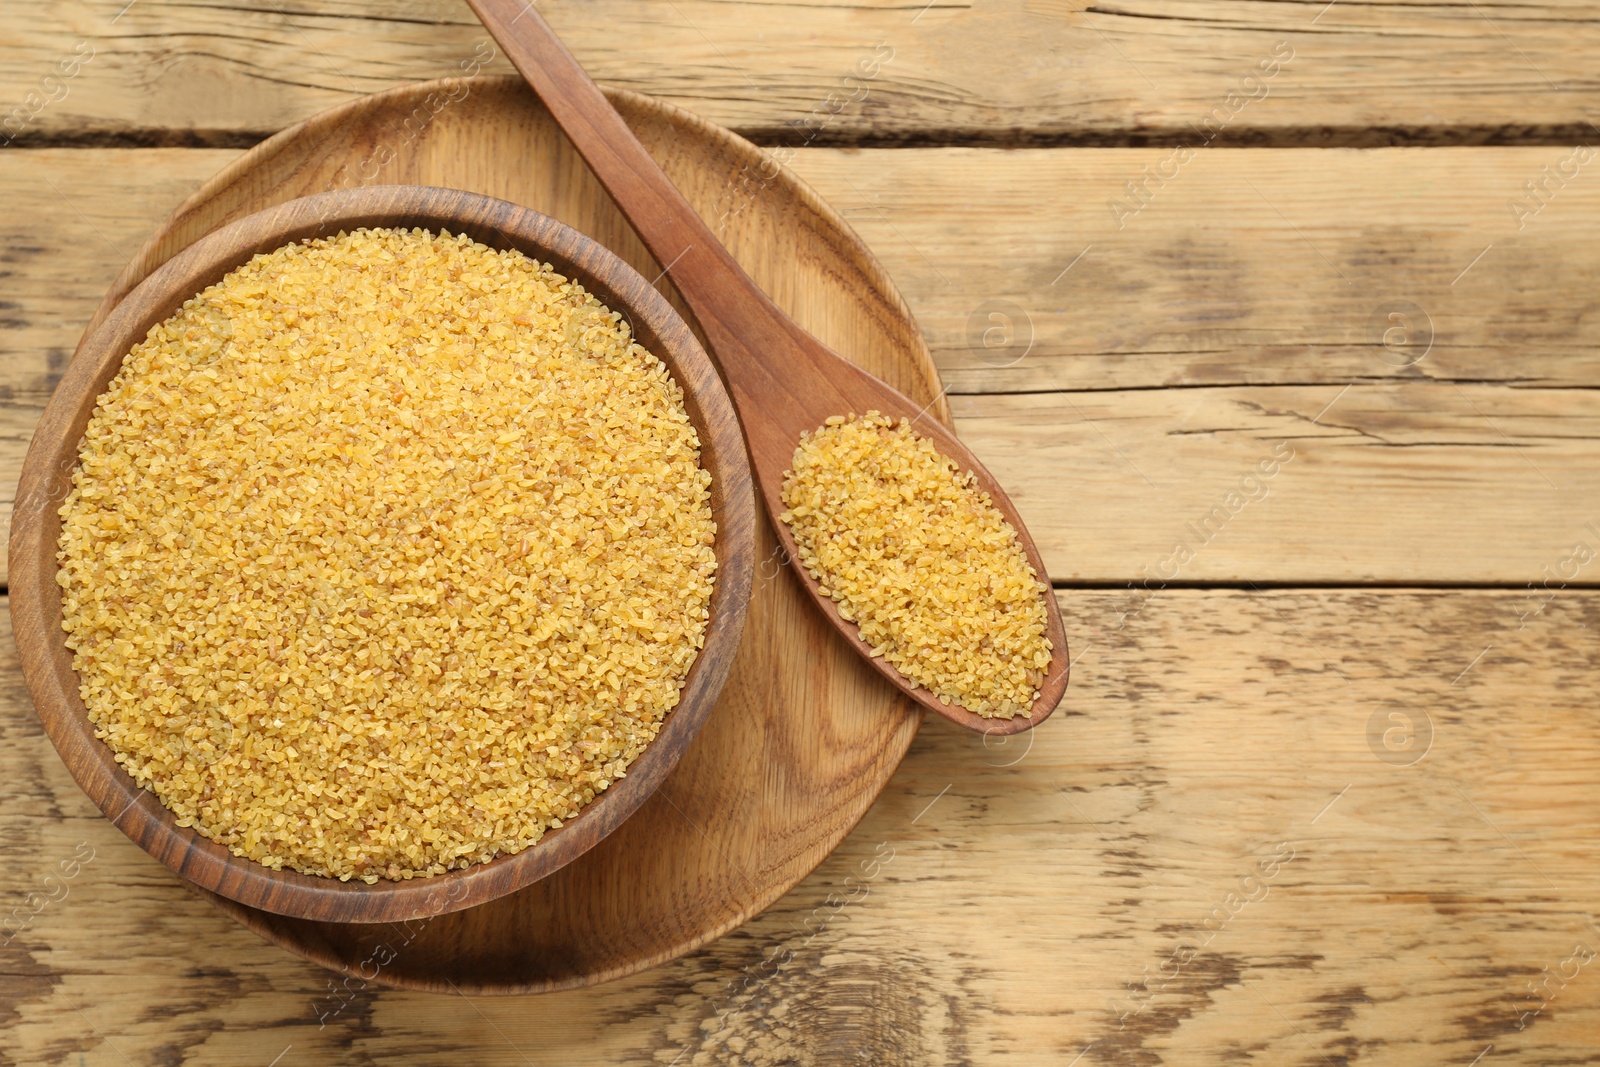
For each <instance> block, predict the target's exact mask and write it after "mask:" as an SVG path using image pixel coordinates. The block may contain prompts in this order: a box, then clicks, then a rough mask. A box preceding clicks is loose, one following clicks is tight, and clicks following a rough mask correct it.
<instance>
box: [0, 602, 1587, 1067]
mask: <svg viewBox="0 0 1600 1067" xmlns="http://www.w3.org/2000/svg"><path fill="white" fill-rule="evenodd" d="M1061 603H1062V609H1063V611H1064V612H1065V613H1066V614H1067V615H1068V617H1069V619H1070V621H1069V629H1070V631H1071V632H1072V633H1073V634H1074V640H1075V641H1077V642H1078V643H1079V655H1080V657H1081V658H1080V660H1079V663H1078V667H1077V670H1076V672H1075V679H1074V683H1073V689H1072V690H1071V691H1070V692H1069V694H1068V698H1067V703H1066V705H1064V707H1063V713H1064V714H1062V715H1059V716H1058V717H1057V718H1056V719H1054V720H1052V721H1051V722H1050V723H1047V724H1046V725H1045V726H1044V727H1043V728H1041V729H1040V730H1039V731H1038V732H1037V734H1035V735H1032V736H1031V739H1030V738H1017V739H1013V740H1012V741H1011V742H1010V743H1009V744H1008V745H1007V746H1005V747H990V748H987V749H986V748H985V747H984V746H983V744H982V741H981V739H979V738H976V737H973V736H971V735H968V734H964V733H961V732H958V731H955V730H952V729H948V728H946V727H945V726H944V725H943V724H941V723H938V722H930V723H928V724H927V726H926V727H925V728H924V730H923V733H922V735H921V736H920V737H919V738H918V741H917V743H916V745H915V746H914V748H913V750H912V753H911V755H910V756H909V757H908V758H907V760H906V762H905V763H904V764H903V765H902V768H901V770H900V772H899V774H898V775H897V776H896V779H895V781H894V782H893V783H892V784H891V786H890V789H889V791H888V792H887V793H885V795H884V796H883V798H882V799H881V800H880V801H879V802H878V804H877V805H876V806H875V807H874V809H873V810H872V812H871V813H870V814H869V815H868V817H867V819H866V820H865V821H864V822H863V823H862V825H861V826H860V827H859V828H858V829H857V831H856V832H855V833H854V834H853V835H852V836H851V837H850V838H849V839H848V840H847V841H846V843H845V844H844V846H843V847H841V849H840V850H839V851H838V852H837V853H836V854H835V855H834V856H833V857H831V858H830V859H829V860H828V861H827V862H826V863H825V864H824V865H823V866H822V868H820V869H819V870H818V871H817V873H816V874H815V875H814V876H813V877H812V878H810V879H809V880H807V882H805V883H804V884H803V885H802V886H801V887H800V888H799V889H797V890H795V891H794V892H793V893H792V894H790V896H788V897H786V898H785V899H784V900H783V901H781V902H780V903H779V904H778V905H777V906H775V907H774V908H773V909H772V910H771V911H769V912H768V913H767V914H765V915H764V916H762V917H761V918H760V919H758V920H756V921H755V922H753V923H751V924H750V925H748V926H746V927H744V928H743V929H741V930H740V931H738V932H736V933H735V934H733V935H731V936H729V937H726V938H724V939H722V940H721V941H718V942H716V943H714V944H712V945H711V946H709V947H707V948H706V949H704V950H702V951H701V952H698V953H696V954H695V955H693V956H691V957H689V958H686V959H684V960H681V961H679V962H677V963H673V964H669V965H667V966H664V967H661V968H657V969H655V970H652V971H648V972H645V973H644V974H641V975H638V976H636V977H634V978H632V979H627V980H623V981H620V982H616V983H613V984H610V985H606V986H601V987H598V988H595V989H591V990H582V991H577V992H573V993H566V994H557V995H553V996H548V997H542V998H515V999H506V1000H499V999H492V998H473V999H472V1001H471V1002H470V1003H469V1004H461V1003H459V1002H458V1001H457V999H456V998H452V997H440V996H429V995H423V994H409V993H396V992H393V991H390V990H383V989H379V988H377V987H376V986H372V985H369V986H365V987H363V986H362V984H361V983H360V982H359V981H352V987H351V992H349V993H347V994H346V995H345V999H344V1000H343V1001H342V1002H340V1003H341V1004H342V1009H341V1010H340V1011H339V1012H338V1013H337V1014H334V1015H333V1016H331V1017H330V1018H329V1019H328V1020H327V1023H326V1025H325V1026H324V1027H321V1028H319V1026H318V1022H317V1019H318V1011H319V1010H322V1009H325V1008H326V1007H327V1004H328V1003H329V1001H328V998H330V997H331V996H332V994H330V992H329V988H328V983H329V976H328V975H327V974H326V973H324V972H321V971H319V970H318V969H317V968H315V967H313V966H311V965H309V964H306V963H303V962H301V961H299V960H297V959H295V958H293V957H290V956H288V955H286V954H285V953H282V952H280V951H279V950H277V949H275V948H273V947H271V946H269V945H266V944H264V943H262V942H260V941H258V940H257V939H256V938H255V937H254V936H253V935H250V934H248V933H245V932H244V931H242V930H239V929H237V928H236V927H234V926H233V925H232V924H231V923H230V922H228V921H227V920H226V919H224V918H222V917H221V916H220V915H219V914H218V913H216V912H215V911H213V910H212V909H211V908H209V907H208V906H207V905H205V904H203V903H202V902H200V901H199V900H198V899H196V898H194V897H192V896H191V895H189V894H188V893H187V892H186V891H185V890H183V889H182V888H181V887H180V886H179V884H178V883H177V882H176V881H175V880H174V879H173V878H172V876H171V875H169V874H168V872H167V871H166V870H165V869H164V868H162V867H160V866H159V865H157V864H156V863H155V862H154V861H153V860H151V859H149V858H148V857H147V856H145V854H144V853H143V852H141V851H140V850H139V849H137V848H136V847H135V846H134V845H132V844H131V843H130V842H128V841H127V840H126V839H124V838H123V837H122V836H121V835H120V834H119V833H118V832H117V831H116V830H114V829H113V828H111V826H110V825H109V824H108V823H107V822H106V821H105V820H104V819H103V818H101V817H99V816H98V815H97V814H96V813H95V811H94V809H93V808H92V807H91V806H90V805H89V803H88V801H87V800H86V799H85V798H84V797H83V796H82V795H81V794H80V793H79V792H78V791H77V789H76V787H75V786H74V784H73V783H72V782H71V780H70V779H69V778H67V776H66V773H65V771H64V769H63V768H62V766H61V764H60V762H59V761H58V760H57V759H56V757H55V755H54V753H53V752H52V751H51V750H50V749H49V746H48V743H47V742H46V741H45V740H44V739H43V737H42V735H41V733H40V731H39V728H38V726H37V725H36V723H35V721H34V719H33V717H32V714H31V712H30V711H29V708H28V702H27V698H26V694H25V693H24V692H23V690H22V688H21V685H20V682H19V679H18V675H17V665H16V661H15V653H14V652H13V651H11V643H10V640H9V634H0V740H3V742H4V743H3V744H0V769H3V773H4V776H5V780H6V781H7V782H8V783H10V787H9V790H8V803H7V804H6V805H5V806H4V808H3V809H0V840H3V841H4V842H5V844H6V847H7V854H8V855H10V856H12V857H13V862H12V863H10V864H7V865H5V866H4V867H3V868H0V923H5V922H7V921H10V922H11V923H12V925H13V926H21V927H22V928H21V929H20V931H19V932H18V933H16V934H15V935H14V936H13V937H10V938H9V939H7V940H5V943H4V945H3V946H0V958H3V960H4V967H3V979H0V1017H3V1018H4V1019H5V1021H6V1024H5V1025H4V1026H3V1027H0V1056H3V1057H4V1058H5V1059H6V1060H8V1061H10V1062H18V1063H41V1062H60V1063H78V1062H80V1061H79V1056H82V1057H83V1060H82V1062H83V1063H86V1064H111V1063H122V1062H133V1063H150V1062H164V1063H180V1062H185V1063H205V1064H207V1065H213V1064H214V1065H218V1067H229V1065H250V1067H262V1065H264V1064H266V1063H268V1062H269V1061H271V1060H272V1059H273V1057H274V1056H278V1055H280V1054H282V1057H283V1058H282V1059H281V1060H280V1061H278V1062H279V1063H280V1065H294V1064H310V1063H326V1062H338V1063H348V1064H376V1063H389V1062H396V1061H397V1060H400V1059H406V1060H407V1061H408V1062H410V1061H415V1062H428V1063H433V1062H439V1063H445V1062H460V1061H461V1060H462V1059H463V1058H465V1059H467V1060H470V1062H473V1063H482V1064H485V1065H499V1064H507V1065H509V1064H526V1063H562V1064H575V1065H576V1064H636V1065H645V1064H655V1065H661V1064H666V1063H670V1062H673V1061H674V1058H675V1057H679V1056H680V1055H681V1056H682V1059H681V1060H679V1061H678V1062H680V1063H689V1062H693V1063H723V1062H735V1061H737V1062H750V1063H769V1062H797V1061H798V1062H813V1063H819V1064H820V1063H827V1064H832V1063H844V1062H872V1063H879V1064H886V1065H908V1067H909V1065H917V1067H920V1065H923V1064H928V1063H954V1062H963V1063H972V1064H1002V1063H1004V1064H1016V1063H1046V1062H1048V1063H1063V1064H1064V1063H1069V1062H1071V1061H1072V1060H1073V1057H1075V1056H1078V1055H1079V1053H1080V1052H1082V1051H1083V1050H1084V1049H1085V1048H1089V1051H1088V1053H1086V1054H1085V1055H1084V1058H1083V1059H1082V1061H1081V1063H1083V1064H1085V1065H1087V1064H1129V1065H1142V1064H1154V1063H1158V1062H1173V1063H1194V1064H1202V1065H1204V1064H1222V1063H1232V1062H1237V1060H1238V1059H1239V1058H1240V1057H1241V1055H1243V1054H1244V1052H1245V1050H1246V1046H1248V1052H1249V1054H1250V1055H1251V1057H1252V1058H1253V1059H1255V1060H1257V1061H1259V1062H1263V1063H1286V1062H1296V1063H1308V1064H1309V1063H1320V1062H1323V1061H1324V1060H1327V1061H1329V1062H1335V1063H1340V1062H1350V1061H1352V1060H1354V1059H1356V1058H1360V1059H1361V1060H1362V1061H1363V1062H1371V1063H1380V1064H1388V1063H1392V1064H1411V1063H1419V1062H1434V1063H1462V1064H1465V1063H1469V1062H1471V1061H1472V1059H1473V1057H1474V1056H1477V1055H1479V1054H1480V1053H1481V1052H1483V1050H1484V1049H1485V1048H1486V1047H1488V1046H1490V1045H1492V1046H1493V1053H1492V1055H1493V1060H1494V1062H1497V1063H1528V1064H1543V1063H1552V1062H1582V1061H1584V1059H1585V1058H1586V1057H1587V1056H1588V1054H1589V1052H1588V1050H1590V1049H1592V1048H1593V1046H1594V1044H1595V1042H1596V1040H1597V1038H1600V980H1597V972H1596V967H1597V966H1600V962H1597V961H1596V960H1595V959H1594V954H1595V953H1597V952H1600V931H1597V929H1596V928H1595V925H1594V916H1595V914H1596V908H1600V889H1597V888H1596V885H1595V882H1594V879H1593V877H1592V872H1593V871H1594V869H1595V866H1596V864H1597V863H1600V835H1597V834H1596V827H1595V821H1594V817H1593V810H1594V806H1593V803H1592V800H1591V799H1590V798H1589V793H1588V785H1589V783H1592V782H1593V781H1594V780H1595V777H1596V775H1597V774H1600V727H1597V725H1596V721H1595V717H1594V715H1593V708H1592V705H1593V678H1594V677H1595V673H1596V671H1597V669H1600V646H1597V645H1596V640H1595V634H1596V632H1597V631H1600V594H1596V593H1593V592H1573V591H1567V592H1564V593H1562V594H1560V595H1559V596H1557V597H1555V598H1554V599H1553V600H1552V601H1551V602H1550V603H1549V604H1548V605H1547V606H1546V607H1545V609H1544V611H1543V612H1542V613H1541V614H1539V615H1538V616H1536V617H1534V618H1532V619H1530V620H1527V624H1526V626H1522V628H1520V629H1519V626H1520V625H1521V623H1520V622H1519V613H1520V611H1521V610H1522V607H1521V601H1520V598H1519V597H1518V596H1516V595H1515V594H1513V593H1507V592H1494V591H1480V592H1448V593H1446V592H1428V591H1414V590H1413V591H1406V590H1383V591H1370V592H1352V591H1331V590H1324V591H1297V592H1287V591H1281V592H1279V591H1275V592H1266V593H1261V594H1248V593H1236V592H1225V591H1197V590H1166V591H1163V592H1159V593H1157V594H1155V595H1153V596H1150V597H1148V598H1145V599H1143V600H1140V601H1137V602H1135V601H1133V600H1130V598H1129V597H1127V596H1126V595H1124V594H1119V593H1117V592H1113V591H1106V592H1074V593H1068V594H1063V595H1062V597H1061ZM0 628H3V625H0ZM1485 646H1489V647H1488V649H1487V651H1486V650H1485ZM1391 715H1398V716H1401V717H1400V718H1391V717H1390V716H1391ZM1386 731H1389V737H1388V742H1387V744H1386V741H1385V736H1384V735H1385V732H1386ZM1408 738H1409V741H1408ZM85 849H92V850H93V859H92V860H89V861H88V862H86V863H83V862H80V863H79V865H78V868H77V873H76V876H75V877H72V878H63V877H62V874H61V871H62V868H61V864H62V863H63V861H68V862H70V861H71V859H72V858H73V857H74V856H75V855H77V856H85V855H87V852H86V851H84V850H85ZM52 873H54V874H55V876H56V877H55V878H54V879H53V880H52V881H50V882H46V881H45V879H46V876H47V875H50V874H52ZM847 878H848V879H851V881H848V882H847V881H846V879H847ZM30 893H38V894H41V896H39V897H34V898H32V901H31V903H30V898H29V896H28V895H29V894H30ZM830 895H831V896H830ZM47 896H55V897H57V898H58V899H57V900H55V901H48V900H43V897H47ZM35 907H37V912H36V913H35V911H34V909H35ZM16 909H20V910H21V917H20V918H13V919H9V920H8V919H7V917H8V916H15V915H17V914H18V912H17V910H16ZM1575 950H1577V951H1576V954H1575ZM1563 967H1564V970H1565V974H1566V977H1562V973H1563ZM1530 985H1532V986H1533V987H1534V988H1535V989H1536V990H1538V991H1539V996H1537V997H1535V996H1533V995H1531V994H1530V992H1529V987H1530ZM1130 987H1131V988H1130ZM1541 1005H1542V1007H1541ZM1242 1035H1249V1036H1248V1038H1245V1037H1243V1036H1242ZM285 1050H287V1051H285Z"/></svg>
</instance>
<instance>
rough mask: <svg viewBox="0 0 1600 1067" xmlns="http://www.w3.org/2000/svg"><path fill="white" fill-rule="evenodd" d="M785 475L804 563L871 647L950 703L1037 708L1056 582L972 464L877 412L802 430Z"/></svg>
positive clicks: (1000, 713) (1020, 710) (1007, 712)
mask: <svg viewBox="0 0 1600 1067" xmlns="http://www.w3.org/2000/svg"><path fill="white" fill-rule="evenodd" d="M786 474H787V477H786V478H785V480H784V485H783V502H784V504H785V506H786V507H787V508H788V510H787V511H786V512H784V514H783V516H782V519H783V521H784V522H786V523H788V524H789V527H790V529H791V530H792V531H793V532H794V539H795V544H796V545H797V546H798V547H799V549H800V563H801V564H802V565H803V566H804V567H805V568H806V569H807V570H808V571H810V572H811V576H812V577H813V578H815V579H816V580H817V583H818V585H819V586H821V588H822V591H823V593H824V595H826V596H828V597H829V598H831V599H832V600H833V601H834V602H835V603H836V604H837V605H838V608H839V614H840V615H841V616H843V617H844V618H845V619H846V620H848V621H850V622H854V623H855V624H856V625H857V626H859V627H860V630H861V640H862V641H864V642H865V643H866V644H867V645H869V646H871V648H872V651H873V655H875V656H882V657H884V658H885V659H886V660H888V661H889V662H890V663H892V664H894V666H895V668H896V669H897V670H899V672H900V673H901V674H903V675H904V676H905V677H906V678H908V679H909V680H910V681H912V682H914V683H916V684H917V685H920V686H923V687H924V688H926V689H927V690H928V691H929V692H931V693H933V694H934V696H936V697H938V698H939V699H940V700H941V701H943V702H945V703H947V704H950V703H954V704H959V705H961V706H962V707H964V708H966V709H967V710H968V711H973V712H976V713H978V714H979V715H983V716H985V717H988V718H1005V717H1011V716H1014V715H1023V714H1026V713H1027V711H1028V707H1029V705H1031V704H1032V703H1033V701H1034V700H1035V699H1036V698H1037V697H1038V695H1039V689H1038V686H1039V683H1040V682H1041V681H1043V673H1042V672H1043V670H1044V669H1045V668H1046V667H1048V666H1049V665H1050V649H1051V645H1050V639H1049V638H1048V637H1046V636H1045V627H1046V615H1045V606H1044V600H1043V594H1044V593H1046V592H1047V591H1048V587H1047V586H1046V585H1045V584H1044V583H1043V582H1041V581H1039V576H1038V574H1037V573H1036V572H1035V571H1034V569H1033V567H1032V566H1031V565H1030V564H1029V563H1028V558H1027V556H1026V555H1025V554H1024V553H1023V551H1022V546H1021V545H1020V544H1019V542H1018V540H1017V532H1016V530H1014V529H1012V527H1011V524H1010V523H1008V522H1007V521H1006V519H1005V516H1003V515H1002V514H1001V513H1000V510H999V509H998V508H996V507H995V506H994V503H993V501H992V500H990V498H989V494H988V493H986V492H984V491H983V490H982V489H981V488H979V487H978V485H977V480H976V479H975V478H974V477H973V475H972V473H971V472H970V471H962V470H961V469H960V468H959V467H957V466H956V464H955V463H954V462H953V461H951V460H950V459H949V458H947V457H946V456H943V455H941V454H940V453H939V451H938V450H937V449H936V448H935V447H934V445H933V442H932V441H930V440H928V439H927V438H925V437H922V436H920V435H918V434H916V433H914V432H912V430H911V426H910V424H909V423H908V422H907V421H906V420H904V419H901V420H900V422H899V424H898V425H896V424H895V423H894V421H893V420H891V419H889V418H886V417H884V416H882V415H880V414H878V413H877V412H876V411H869V412H868V413H867V414H866V415H865V416H863V417H861V418H857V417H855V416H854V415H851V416H849V417H848V418H846V417H844V416H841V415H835V416H831V417H830V418H829V419H828V420H827V422H826V424H825V425H824V426H822V427H821V428H820V429H818V430H816V431H814V432H812V433H807V434H803V435H801V438H800V446H799V447H798V448H796V449H795V453H794V467H793V469H792V470H790V471H788V472H786Z"/></svg>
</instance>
